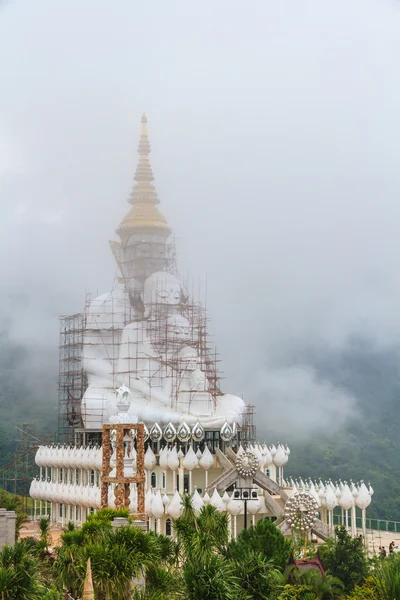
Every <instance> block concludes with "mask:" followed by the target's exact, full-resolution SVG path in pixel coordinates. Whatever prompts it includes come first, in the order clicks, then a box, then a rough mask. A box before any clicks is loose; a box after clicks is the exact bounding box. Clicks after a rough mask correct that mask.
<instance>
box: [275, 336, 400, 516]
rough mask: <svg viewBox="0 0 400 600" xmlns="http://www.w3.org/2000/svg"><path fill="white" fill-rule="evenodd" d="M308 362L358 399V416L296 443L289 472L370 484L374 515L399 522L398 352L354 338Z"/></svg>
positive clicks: (322, 376)
mask: <svg viewBox="0 0 400 600" xmlns="http://www.w3.org/2000/svg"><path fill="white" fill-rule="evenodd" d="M308 359H309V361H310V362H311V363H312V364H313V366H314V367H315V368H316V369H317V371H318V373H319V375H320V377H321V378H326V379H328V380H329V381H331V382H332V383H334V384H335V385H336V386H338V387H341V388H343V389H344V390H346V391H347V392H349V393H350V394H351V395H353V396H355V397H356V398H357V399H358V402H357V406H356V415H355V416H354V418H352V419H350V420H348V421H347V423H346V424H345V425H344V426H341V427H340V428H339V429H335V424H334V423H332V430H333V432H332V433H330V432H329V430H322V431H317V430H316V431H315V432H313V434H311V435H309V436H308V437H307V438H306V439H304V438H303V439H293V440H292V442H291V449H292V453H291V455H290V460H289V463H288V466H287V469H286V470H287V473H288V474H289V473H290V474H293V475H296V476H299V475H302V476H304V477H309V476H313V475H314V474H315V473H321V476H323V477H324V478H332V479H333V480H337V479H339V478H341V479H342V480H344V479H346V480H348V481H349V480H350V479H351V478H352V479H353V480H354V481H357V480H360V479H364V480H367V481H370V482H371V484H372V486H373V488H374V490H375V494H374V496H373V499H372V500H373V501H372V504H371V506H370V508H369V509H368V512H369V515H370V516H372V515H373V516H379V517H380V518H384V519H392V520H400V509H399V498H400V461H399V455H400V412H399V401H400V380H399V364H400V363H399V360H400V356H399V348H396V347H392V348H385V349H382V348H378V347H377V346H376V345H375V344H374V343H373V342H371V341H369V340H366V339H362V338H353V339H352V340H351V341H350V342H349V343H348V344H347V346H346V347H345V348H344V349H341V350H336V351H335V350H327V349H325V350H324V351H323V352H321V351H319V352H318V353H310V354H309V356H308ZM295 433H296V432H295V431H293V432H292V435H294V436H295Z"/></svg>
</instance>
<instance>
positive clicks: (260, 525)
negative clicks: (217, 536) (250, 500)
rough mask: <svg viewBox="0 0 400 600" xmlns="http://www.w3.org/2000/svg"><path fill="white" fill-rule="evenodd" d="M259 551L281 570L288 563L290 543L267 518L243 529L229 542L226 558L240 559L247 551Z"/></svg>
mask: <svg viewBox="0 0 400 600" xmlns="http://www.w3.org/2000/svg"><path fill="white" fill-rule="evenodd" d="M249 550H252V551H253V552H256V553H260V554H261V555H262V556H263V557H264V558H265V559H266V560H267V561H272V562H273V563H274V565H276V567H278V568H279V569H280V570H281V571H283V570H284V568H285V567H286V565H287V564H288V560H289V558H290V553H291V550H292V544H291V542H290V541H289V540H287V539H286V538H285V537H284V536H283V535H282V533H281V532H280V531H279V529H278V528H277V527H276V526H275V525H274V523H272V522H271V521H269V520H268V519H260V520H259V521H258V522H257V524H256V525H255V526H254V527H250V528H249V529H245V530H243V531H242V532H241V533H240V535H239V536H238V538H237V540H236V541H232V542H231V543H230V544H229V547H228V552H227V556H228V558H232V559H236V560H240V557H241V556H242V555H243V554H245V553H246V552H247V551H249Z"/></svg>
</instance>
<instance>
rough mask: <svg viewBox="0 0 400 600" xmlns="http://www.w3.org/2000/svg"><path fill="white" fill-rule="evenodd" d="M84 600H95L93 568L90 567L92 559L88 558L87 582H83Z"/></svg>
mask: <svg viewBox="0 0 400 600" xmlns="http://www.w3.org/2000/svg"><path fill="white" fill-rule="evenodd" d="M82 600H94V589H93V579H92V567H91V565H90V557H89V558H88V561H87V566H86V575H85V581H84V582H83V596H82Z"/></svg>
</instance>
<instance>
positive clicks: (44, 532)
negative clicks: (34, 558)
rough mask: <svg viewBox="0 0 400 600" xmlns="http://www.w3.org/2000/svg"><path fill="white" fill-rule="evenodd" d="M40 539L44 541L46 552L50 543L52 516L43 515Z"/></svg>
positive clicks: (40, 522)
mask: <svg viewBox="0 0 400 600" xmlns="http://www.w3.org/2000/svg"><path fill="white" fill-rule="evenodd" d="M39 529H40V541H41V542H42V543H43V546H44V549H45V550H46V552H47V551H48V549H49V543H50V517H42V518H41V519H40V521H39Z"/></svg>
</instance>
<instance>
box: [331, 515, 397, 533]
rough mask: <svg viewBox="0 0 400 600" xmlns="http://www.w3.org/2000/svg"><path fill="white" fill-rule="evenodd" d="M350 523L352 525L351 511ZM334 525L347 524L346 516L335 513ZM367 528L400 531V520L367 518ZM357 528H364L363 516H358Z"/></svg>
mask: <svg viewBox="0 0 400 600" xmlns="http://www.w3.org/2000/svg"><path fill="white" fill-rule="evenodd" d="M347 522H348V525H349V527H351V515H350V513H349V518H348V521H347ZM333 523H334V525H346V518H345V517H344V516H343V515H341V514H334V515H333ZM366 525H367V529H374V530H376V531H388V532H392V533H400V521H385V520H384V519H370V518H367V519H366ZM356 528H357V529H362V522H361V517H356Z"/></svg>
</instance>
